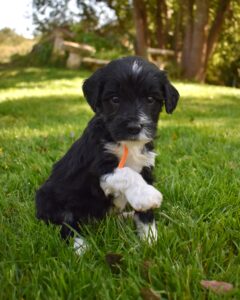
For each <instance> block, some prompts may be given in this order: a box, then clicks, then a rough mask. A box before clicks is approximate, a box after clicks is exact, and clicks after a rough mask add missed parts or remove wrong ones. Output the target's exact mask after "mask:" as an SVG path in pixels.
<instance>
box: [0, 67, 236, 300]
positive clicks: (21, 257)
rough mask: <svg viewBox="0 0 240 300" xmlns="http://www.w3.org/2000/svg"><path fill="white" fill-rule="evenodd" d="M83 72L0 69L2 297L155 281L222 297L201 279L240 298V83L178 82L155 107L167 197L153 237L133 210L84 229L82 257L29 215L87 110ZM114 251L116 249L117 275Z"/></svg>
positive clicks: (108, 290) (98, 295)
mask: <svg viewBox="0 0 240 300" xmlns="http://www.w3.org/2000/svg"><path fill="white" fill-rule="evenodd" d="M88 75H89V73H87V72H78V71H66V70H54V69H34V68H30V69H12V70H5V71H1V72H0V235H1V247H0V257H1V259H0V286H1V289H0V298H1V299H104V300H105V299H140V290H141V288H142V287H151V288H153V289H154V290H156V291H158V292H159V293H160V294H161V295H162V299H205V298H208V299H218V298H217V296H215V295H214V294H213V293H211V292H210V293H207V292H206V291H204V290H202V288H201V286H200V280H201V279H215V280H224V281H227V282H231V283H233V285H234V287H235V289H234V291H233V292H232V293H231V294H230V295H229V297H228V298H229V299H238V298H240V291H239V284H240V282H239V281H240V269H239V261H240V255H239V250H240V235H239V228H240V211H239V199H240V193H239V186H240V163H239V157H240V140H239V132H240V122H239V120H240V92H239V90H236V89H231V88H222V87H214V86H205V85H197V84H183V83H177V84H176V86H177V88H178V90H179V92H180V94H181V100H180V102H179V106H178V108H177V110H176V111H175V112H174V113H173V114H172V115H167V114H166V113H165V112H163V113H162V115H161V120H160V122H159V131H158V137H157V139H156V142H155V146H156V151H157V153H158V156H157V160H156V168H155V178H156V183H155V185H156V187H158V188H159V189H160V190H161V191H162V193H163V195H164V202H163V205H162V207H161V209H160V210H159V211H158V212H156V216H157V221H158V232H159V240H158V242H157V244H156V245H153V246H152V247H150V246H148V245H146V244H144V243H142V242H140V241H139V240H138V238H137V237H136V234H135V232H134V226H133V224H132V222H131V221H130V220H127V221H125V220H119V219H117V218H116V217H113V216H109V217H107V218H106V219H105V220H103V221H102V222H100V223H99V224H92V225H90V226H87V227H86V228H85V229H84V230H85V231H86V232H87V236H88V238H87V239H88V243H89V246H90V247H89V251H87V252H86V254H85V255H84V256H83V257H82V258H78V257H76V256H75V254H74V252H73V249H72V247H71V245H70V246H67V245H66V244H65V243H64V242H63V241H61V239H60V238H59V233H58V229H57V228H55V227H54V226H46V225H44V224H42V223H41V222H39V221H37V220H36V218H35V215H34V214H35V211H34V194H35V190H36V188H37V187H38V186H39V185H40V184H41V183H42V182H43V181H44V180H45V179H46V178H47V176H48V175H49V172H50V169H51V166H52V164H53V163H54V162H55V161H56V160H57V159H59V158H60V157H61V156H62V155H63V154H64V153H65V152H66V150H67V149H68V148H69V147H70V145H71V144H72V143H73V141H74V140H76V139H77V138H78V136H79V135H80V134H81V133H82V131H83V130H84V128H85V127H86V124H87V122H88V121H89V120H90V118H91V116H92V115H93V113H92V112H91V110H90V108H89V107H88V105H87V104H86V101H85V100H84V99H83V96H82V93H81V85H82V82H83V80H84V78H86V77H87V76H88ZM109 252H114V253H119V254H121V255H122V257H123V262H122V264H121V267H120V272H119V273H118V274H115V273H112V272H111V270H110V268H109V266H108V265H107V264H106V261H105V255H106V254H107V253H109ZM144 261H148V262H149V268H148V270H147V273H148V274H147V276H146V270H145V271H144V270H143V265H144ZM144 272H145V273H144ZM144 274H145V275H144Z"/></svg>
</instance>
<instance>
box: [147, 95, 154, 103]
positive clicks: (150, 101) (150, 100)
mask: <svg viewBox="0 0 240 300" xmlns="http://www.w3.org/2000/svg"><path fill="white" fill-rule="evenodd" d="M154 102H155V98H153V97H151V96H149V97H147V103H148V104H153V103H154Z"/></svg>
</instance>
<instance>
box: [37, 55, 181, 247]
mask: <svg viewBox="0 0 240 300" xmlns="http://www.w3.org/2000/svg"><path fill="white" fill-rule="evenodd" d="M83 92H84V95H85V97H86V99H87V101H88V103H89V104H90V106H91V108H92V109H93V111H94V112H95V116H94V117H93V118H92V120H91V121H90V122H89V124H88V126H87V128H86V129H85V131H84V133H83V135H82V136H81V137H80V138H79V139H78V140H77V141H76V142H75V143H74V144H73V145H72V147H71V148H70V149H69V151H68V152H67V153H66V154H65V155H64V156H63V158H62V159H60V160H59V161H58V162H57V163H56V164H55V165H54V167H53V170H52V173H51V175H50V177H49V178H48V179H47V181H46V182H45V183H44V184H43V185H42V186H41V187H40V189H39V190H38V191H37V195H36V208H37V217H38V218H39V219H42V220H44V221H45V222H51V223H54V224H58V225H61V235H62V237H63V238H67V237H69V236H72V235H73V231H72V230H71V228H73V229H74V230H76V231H78V232H79V230H80V226H81V224H82V223H86V222H87V221H88V220H89V219H91V218H95V219H99V218H103V217H104V216H105V215H106V213H107V212H108V211H109V210H110V208H112V207H115V208H118V209H119V210H120V211H121V210H123V209H124V207H125V205H126V203H127V202H128V203H129V204H130V205H131V206H132V207H133V209H134V210H135V216H134V218H135V221H136V225H137V229H138V232H139V235H140V237H141V238H147V240H148V241H152V240H155V239H156V238H157V231H156V228H155V221H154V215H153V211H152V209H153V208H155V207H159V206H160V204H161V201H162V195H161V193H160V192H159V191H157V190H156V189H155V188H154V187H153V186H152V181H153V180H152V168H153V166H154V159H155V154H154V152H153V145H152V140H153V138H154V136H155V133H156V128H157V122H158V118H159V113H160V111H161V110H162V107H163V105H165V108H166V111H167V113H172V111H173V110H174V109H175V107H176V105H177V101H178V98H179V94H178V92H177V90H176V89H175V88H174V87H173V86H172V85H171V84H170V83H169V81H168V79H167V77H166V74H165V72H163V71H160V70H159V69H158V68H157V67H156V66H155V65H153V64H151V63H149V62H147V61H145V60H144V59H142V58H140V57H125V58H121V59H117V60H114V61H112V62H110V63H109V64H108V65H107V66H105V67H104V68H101V69H99V70H98V71H96V72H95V73H94V74H93V75H92V76H91V77H90V78H88V79H87V80H86V81H85V82H84V84H83ZM123 145H126V146H127V147H128V150H129V153H128V157H127V161H126V165H125V167H124V168H122V169H119V168H118V163H119V160H120V158H121V156H122V153H123ZM81 246H84V240H83V239H80V238H76V239H75V248H76V249H77V248H79V247H81Z"/></svg>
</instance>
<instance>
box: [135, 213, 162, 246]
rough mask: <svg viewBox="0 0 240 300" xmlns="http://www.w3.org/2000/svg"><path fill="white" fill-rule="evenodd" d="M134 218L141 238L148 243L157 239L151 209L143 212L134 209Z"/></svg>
mask: <svg viewBox="0 0 240 300" xmlns="http://www.w3.org/2000/svg"><path fill="white" fill-rule="evenodd" d="M134 220H135V223H136V227H137V232H138V235H139V237H140V239H141V240H144V241H147V242H148V243H149V244H153V243H154V242H156V241H157V237H158V233H157V227H156V223H155V218H154V214H153V210H151V209H150V210H147V211H144V212H137V211H136V212H135V215H134Z"/></svg>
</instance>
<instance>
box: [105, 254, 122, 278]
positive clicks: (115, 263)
mask: <svg viewBox="0 0 240 300" xmlns="http://www.w3.org/2000/svg"><path fill="white" fill-rule="evenodd" d="M105 259H106V262H107V264H108V265H109V267H110V269H111V271H112V272H113V273H116V274H118V273H119V272H120V266H121V263H122V259H123V256H122V255H121V254H118V253H107V254H106V255H105Z"/></svg>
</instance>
